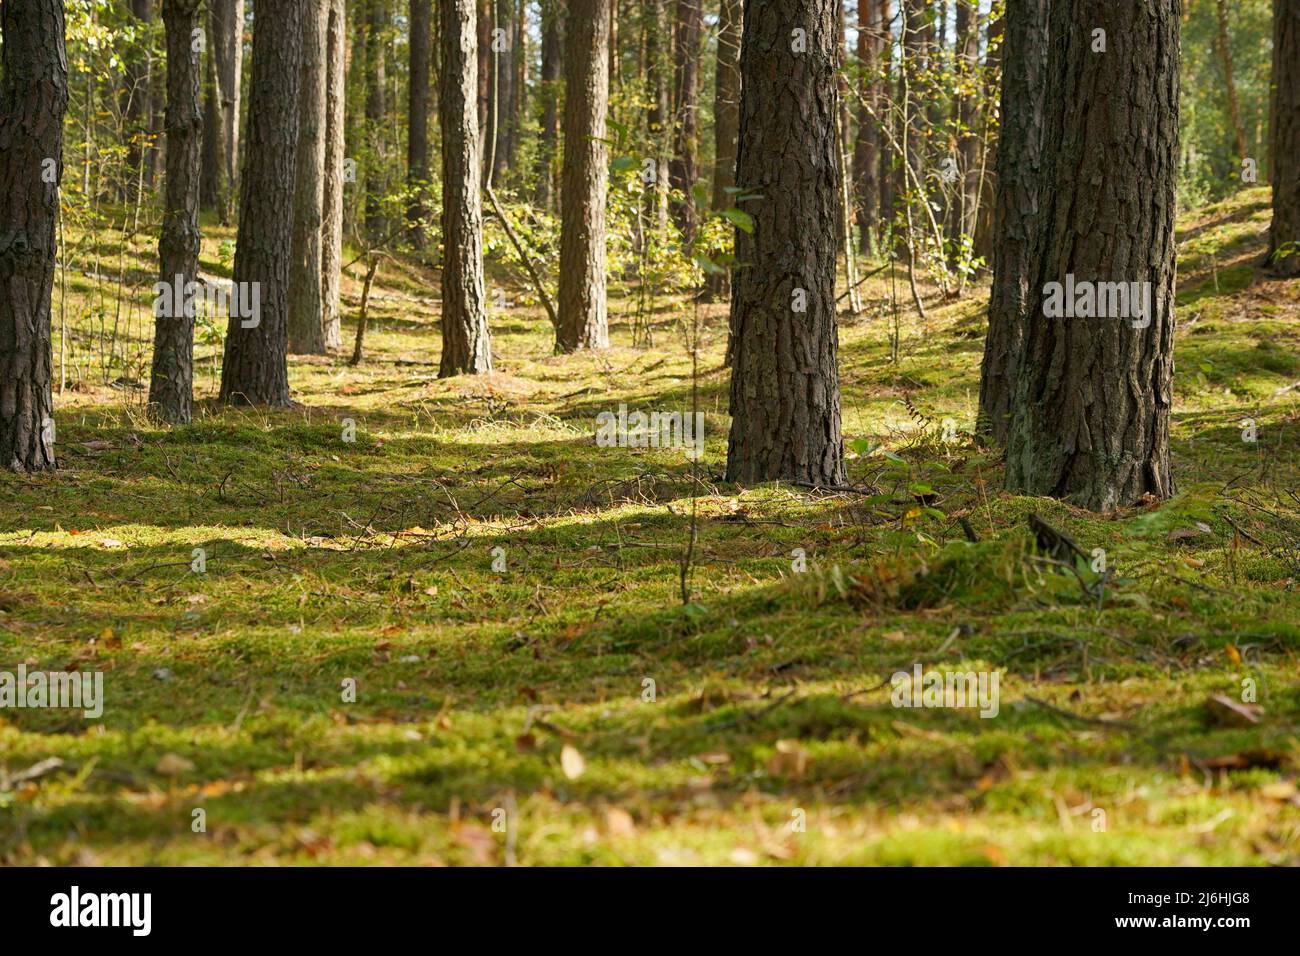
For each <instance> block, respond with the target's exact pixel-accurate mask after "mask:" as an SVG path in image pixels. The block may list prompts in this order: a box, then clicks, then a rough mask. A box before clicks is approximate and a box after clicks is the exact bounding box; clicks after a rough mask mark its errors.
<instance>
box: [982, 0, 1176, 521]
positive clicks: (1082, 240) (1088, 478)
mask: <svg viewBox="0 0 1300 956" xmlns="http://www.w3.org/2000/svg"><path fill="white" fill-rule="evenodd" d="M1180 7H1181V4H1180V3H1179V0H1139V2H1134V3H1115V2H1114V0H1074V2H1073V3H1068V4H1067V3H1056V4H1053V5H1052V12H1051V15H1050V20H1049V28H1048V30H1049V35H1050V37H1051V50H1050V52H1049V54H1048V59H1047V82H1046V92H1045V94H1044V117H1045V124H1044V133H1043V143H1044V144H1045V152H1047V144H1050V152H1047V155H1046V156H1045V157H1044V159H1045V163H1044V180H1043V188H1042V189H1041V190H1040V215H1041V217H1042V218H1041V223H1042V225H1041V228H1042V235H1043V246H1042V250H1041V254H1040V255H1039V256H1038V257H1037V260H1038V261H1037V263H1036V264H1035V268H1034V269H1033V272H1032V273H1031V274H1032V275H1035V276H1036V278H1035V280H1034V282H1033V286H1032V290H1033V291H1034V292H1039V291H1041V292H1042V294H1043V298H1042V299H1040V300H1039V301H1038V302H1037V303H1035V308H1034V309H1032V310H1031V312H1030V315H1029V319H1028V322H1027V328H1026V330H1025V343H1024V352H1023V359H1022V361H1021V366H1020V370H1019V371H1018V373H1017V378H1018V380H1019V383H1018V387H1017V392H1016V399H1015V405H1014V413H1013V417H1012V424H1011V434H1010V438H1009V441H1008V448H1007V487H1008V489H1009V490H1012V491H1020V492H1027V493H1029V494H1036V495H1049V496H1052V497H1060V498H1066V499H1069V500H1070V501H1072V502H1074V503H1075V504H1077V505H1080V506H1082V507H1085V508H1089V509H1091V510H1093V511H1109V510H1111V509H1114V508H1121V507H1125V506H1128V505H1133V504H1137V503H1138V502H1140V501H1142V500H1144V498H1146V497H1147V496H1151V497H1153V498H1155V499H1161V498H1166V497H1168V496H1169V494H1170V493H1171V492H1172V490H1173V480H1172V477H1171V475H1170V469H1169V413H1170V403H1171V401H1172V397H1173V396H1172V385H1173V382H1172V379H1173V342H1174V273H1175V268H1174V215H1175V193H1176V189H1175V187H1176V179H1177V173H1178V94H1179V61H1180V49H1179V18H1180V13H1181V9H1180ZM1098 29H1101V30H1105V31H1106V37H1107V51H1106V52H1105V53H1104V54H1101V53H1094V52H1093V49H1092V48H1093V44H1094V43H1095V42H1096V41H1095V40H1094V31H1095V30H1098ZM1008 66H1010V64H1009V63H1008ZM1119 77H1123V78H1124V79H1123V82H1118V81H1117V78H1119ZM1048 283H1060V284H1061V286H1063V287H1064V295H1062V294H1061V293H1062V290H1061V288H1060V287H1056V288H1052V289H1050V291H1049V286H1048ZM1081 283H1093V284H1098V285H1100V284H1101V283H1116V284H1118V283H1123V284H1124V288H1125V291H1128V284H1130V283H1134V284H1136V285H1137V288H1136V290H1135V291H1136V293H1137V294H1136V295H1134V294H1133V293H1132V292H1130V293H1129V295H1128V296H1122V295H1120V294H1119V288H1118V286H1111V287H1109V288H1107V287H1105V286H1100V287H1097V286H1094V285H1082V286H1081V285H1080V284H1081ZM1071 286H1073V287H1074V290H1075V292H1076V300H1075V301H1074V302H1065V301H1063V300H1065V299H1068V297H1069V290H1070V287H1071ZM1089 292H1093V293H1094V295H1092V296H1091V298H1092V299H1093V302H1092V303H1091V307H1090V303H1089V301H1088V299H1089V298H1090V297H1089V295H1088V293H1089ZM1125 298H1127V299H1128V303H1127V305H1128V308H1125V307H1124V305H1125V301H1124V300H1125ZM1053 301H1055V303H1056V304H1055V306H1054V305H1053ZM1143 305H1145V306H1146V307H1145V308H1144V307H1142V306H1143ZM1062 306H1064V309H1065V311H1064V312H1063V313H1062V312H1061V307H1062ZM1071 306H1073V308H1071ZM1079 312H1082V313H1083V314H1084V315H1085V316H1087V315H1088V314H1090V313H1092V314H1096V313H1098V312H1101V313H1104V315H1102V316H1098V317H1095V318H1088V317H1069V316H1073V315H1077V314H1078V313H1079ZM1054 315H1056V316H1058V317H1052V316H1054Z"/></svg>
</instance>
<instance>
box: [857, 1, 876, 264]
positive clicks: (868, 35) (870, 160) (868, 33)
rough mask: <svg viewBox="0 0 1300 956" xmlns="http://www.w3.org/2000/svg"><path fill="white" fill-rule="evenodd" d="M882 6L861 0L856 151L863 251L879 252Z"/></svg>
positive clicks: (860, 232)
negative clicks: (878, 75)
mask: <svg viewBox="0 0 1300 956" xmlns="http://www.w3.org/2000/svg"><path fill="white" fill-rule="evenodd" d="M882 30H883V27H882V26H881V21H880V7H879V5H878V4H877V3H876V0H858V69H859V70H860V71H861V74H860V77H859V82H858V90H859V95H860V96H861V101H860V103H859V106H858V111H857V112H858V139H857V143H856V144H855V146H854V151H853V172H854V176H855V178H856V183H855V193H856V195H857V198H858V209H857V216H858V237H859V238H858V242H859V245H860V246H861V247H862V251H863V252H864V253H865V254H867V255H871V254H873V253H874V252H875V251H876V228H877V225H878V223H879V221H880V210H879V202H880V129H879V126H878V125H877V122H876V119H875V117H873V116H872V115H871V111H872V110H875V111H876V112H877V113H879V112H880V103H879V81H878V79H877V75H876V74H877V71H879V69H880V48H881V46H882V45H883V44H882Z"/></svg>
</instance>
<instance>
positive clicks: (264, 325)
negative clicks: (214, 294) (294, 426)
mask: <svg viewBox="0 0 1300 956" xmlns="http://www.w3.org/2000/svg"><path fill="white" fill-rule="evenodd" d="M305 11H306V3H305V0H257V11H256V14H255V20H254V24H253V75H252V78H251V82H250V84H249V88H248V135H247V146H246V155H245V160H244V170H243V182H241V183H240V192H239V235H238V237H237V240H236V244H235V274H234V281H235V285H236V287H237V288H241V287H247V288H251V287H252V285H253V284H254V283H256V285H257V288H258V290H259V295H260V299H261V302H260V304H261V311H260V314H259V316H258V322H257V324H256V325H255V326H253V327H252V328H244V327H243V321H242V320H241V319H240V318H239V316H237V315H232V316H231V317H230V323H229V326H228V328H227V330H226V353H225V361H224V363H223V365H222V368H221V400H222V401H224V402H231V403H237V404H249V405H271V406H279V407H284V406H287V405H289V404H290V402H289V373H288V366H287V360H286V351H287V348H288V344H289V334H288V333H289V327H288V305H289V301H288V300H289V250H290V243H291V239H292V236H291V233H292V226H293V194H294V180H295V172H296V169H297V165H296V154H297V152H298V83H299V78H300V69H301V66H302V21H303V17H304V16H305ZM248 321H252V320H251V319H250V320H248Z"/></svg>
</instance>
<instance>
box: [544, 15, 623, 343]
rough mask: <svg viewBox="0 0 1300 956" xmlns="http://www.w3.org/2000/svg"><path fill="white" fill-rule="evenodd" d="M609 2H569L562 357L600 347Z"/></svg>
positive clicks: (604, 327)
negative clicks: (564, 354) (566, 354)
mask: <svg viewBox="0 0 1300 956" xmlns="http://www.w3.org/2000/svg"><path fill="white" fill-rule="evenodd" d="M609 3H610V0H569V19H568V22H567V24H566V27H565V42H566V46H567V49H566V51H565V59H566V61H567V64H566V71H565V104H564V190H563V195H562V197H561V198H562V210H563V211H562V215H561V228H560V327H559V329H557V330H556V340H557V341H556V347H557V348H558V349H559V350H560V351H562V352H573V351H576V350H577V349H587V348H593V349H594V348H605V347H607V346H608V345H609V320H608V315H607V312H606V302H605V197H606V193H607V190H608V180H607V170H606V168H605V167H606V165H607V163H608V148H607V147H606V144H605V129H606V124H605V119H606V117H605V113H606V110H607V109H608V108H609V49H608V48H609Z"/></svg>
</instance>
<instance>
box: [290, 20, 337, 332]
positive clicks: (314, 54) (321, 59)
mask: <svg viewBox="0 0 1300 956" xmlns="http://www.w3.org/2000/svg"><path fill="white" fill-rule="evenodd" d="M304 4H305V7H304V11H303V12H304V16H303V20H302V24H301V29H302V70H301V74H300V75H301V80H300V86H299V88H298V156H297V162H298V169H297V172H296V174H295V183H296V185H295V189H294V199H293V238H292V240H291V243H292V245H291V250H292V251H291V252H290V258H289V351H290V352H296V353H298V354H302V355H324V354H325V352H326V351H327V349H326V347H325V327H324V325H323V324H322V322H321V224H322V216H323V210H324V203H325V135H326V130H325V127H326V122H327V118H326V106H327V102H326V79H325V70H326V66H327V59H328V56H329V51H328V48H327V43H328V33H329V0H304Z"/></svg>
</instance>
